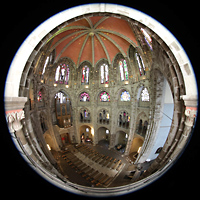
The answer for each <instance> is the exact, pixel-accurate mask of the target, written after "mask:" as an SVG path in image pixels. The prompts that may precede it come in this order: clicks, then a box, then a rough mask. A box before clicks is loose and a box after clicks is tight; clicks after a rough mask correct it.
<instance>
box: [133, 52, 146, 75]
mask: <svg viewBox="0 0 200 200" xmlns="http://www.w3.org/2000/svg"><path fill="white" fill-rule="evenodd" d="M135 56H136V60H137V64H138V68H139V72H140V76H143V75H145V74H146V71H145V65H144V62H143V60H142V57H141V56H140V55H139V54H138V53H136V54H135Z"/></svg>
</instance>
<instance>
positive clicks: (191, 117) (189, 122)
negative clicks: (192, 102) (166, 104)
mask: <svg viewBox="0 0 200 200" xmlns="http://www.w3.org/2000/svg"><path fill="white" fill-rule="evenodd" d="M196 114H197V107H186V110H185V117H186V118H185V122H184V124H185V127H184V129H183V133H182V135H181V137H180V139H179V141H178V144H177V147H176V149H175V151H174V152H173V154H172V155H171V156H170V159H171V160H174V159H175V158H176V157H177V156H178V155H179V154H180V152H181V150H182V149H183V148H184V146H185V144H186V143H187V141H188V139H189V137H190V135H191V131H192V128H193V125H194V121H195V118H196Z"/></svg>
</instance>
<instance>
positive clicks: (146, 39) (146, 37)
mask: <svg viewBox="0 0 200 200" xmlns="http://www.w3.org/2000/svg"><path fill="white" fill-rule="evenodd" d="M141 31H142V33H143V35H144V39H145V41H146V43H147V44H148V46H149V48H150V49H151V50H153V47H152V39H151V36H150V35H149V34H148V33H147V32H146V31H145V30H144V29H143V28H141Z"/></svg>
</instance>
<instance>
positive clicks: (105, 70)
mask: <svg viewBox="0 0 200 200" xmlns="http://www.w3.org/2000/svg"><path fill="white" fill-rule="evenodd" d="M100 70H101V84H108V79H109V76H108V65H106V64H103V65H101V68H100Z"/></svg>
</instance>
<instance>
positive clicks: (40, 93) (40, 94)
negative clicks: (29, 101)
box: [37, 91, 42, 102]
mask: <svg viewBox="0 0 200 200" xmlns="http://www.w3.org/2000/svg"><path fill="white" fill-rule="evenodd" d="M37 100H38V101H39V102H41V101H42V92H41V91H39V92H38V95H37Z"/></svg>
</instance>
